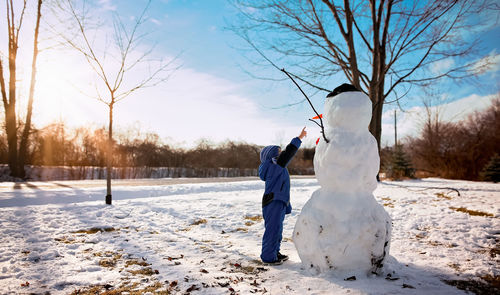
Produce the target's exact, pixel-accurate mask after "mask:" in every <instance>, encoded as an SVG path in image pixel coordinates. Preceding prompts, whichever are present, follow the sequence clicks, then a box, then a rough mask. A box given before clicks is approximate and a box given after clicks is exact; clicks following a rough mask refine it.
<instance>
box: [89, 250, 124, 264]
mask: <svg viewBox="0 0 500 295" xmlns="http://www.w3.org/2000/svg"><path fill="white" fill-rule="evenodd" d="M93 255H94V256H96V257H105V258H102V259H101V260H99V265H100V266H102V267H109V268H113V267H115V266H116V264H117V263H118V261H119V260H120V259H121V258H122V256H123V254H121V253H116V252H113V251H105V252H95V253H93Z"/></svg>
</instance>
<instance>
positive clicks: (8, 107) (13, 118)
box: [0, 0, 42, 178]
mask: <svg viewBox="0 0 500 295" xmlns="http://www.w3.org/2000/svg"><path fill="white" fill-rule="evenodd" d="M5 4H6V11H7V15H6V17H7V30H8V34H7V36H8V39H9V42H8V56H9V84H8V85H9V86H8V94H7V86H6V83H5V78H4V67H3V61H2V58H1V57H0V87H1V93H2V101H3V105H4V109H5V130H6V133H7V142H8V147H9V148H8V150H9V168H10V174H11V176H14V177H21V178H23V177H25V171H24V163H25V160H26V153H27V146H28V142H29V134H30V129H31V116H32V112H33V97H34V91H35V81H36V80H35V78H36V61H37V56H38V32H39V28H40V19H41V15H42V14H41V8H42V0H38V6H37V7H38V8H37V14H36V25H35V36H34V46H33V47H34V48H33V61H32V65H31V82H30V90H29V99H28V109H27V114H26V121H25V125H24V130H23V133H22V136H21V142H20V144H19V151H18V135H17V130H18V128H19V126H18V122H17V117H18V114H17V112H16V103H17V101H16V100H17V96H16V95H17V84H16V82H17V57H18V48H19V32H20V30H21V27H22V24H23V19H24V17H25V12H26V6H27V0H24V1H23V5H22V8H21V12H20V14H19V18H17V19H16V13H15V11H14V10H15V7H14V5H13V1H12V0H6V1H5ZM2 56H3V54H2Z"/></svg>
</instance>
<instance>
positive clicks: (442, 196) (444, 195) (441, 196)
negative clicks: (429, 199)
mask: <svg viewBox="0 0 500 295" xmlns="http://www.w3.org/2000/svg"><path fill="white" fill-rule="evenodd" d="M435 195H436V197H438V198H441V199H446V200H451V199H452V197H450V196H448V195H446V194H444V193H436V194H435Z"/></svg>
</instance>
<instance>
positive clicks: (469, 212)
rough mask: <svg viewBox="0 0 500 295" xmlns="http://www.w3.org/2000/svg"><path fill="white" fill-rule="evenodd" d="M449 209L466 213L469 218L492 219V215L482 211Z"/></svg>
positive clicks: (462, 208) (461, 208)
mask: <svg viewBox="0 0 500 295" xmlns="http://www.w3.org/2000/svg"><path fill="white" fill-rule="evenodd" d="M450 209H452V210H455V211H457V212H462V213H467V214H469V215H471V216H483V217H493V214H491V213H486V212H483V211H476V210H469V209H467V208H464V207H460V208H456V207H450Z"/></svg>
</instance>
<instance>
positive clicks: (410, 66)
mask: <svg viewBox="0 0 500 295" xmlns="http://www.w3.org/2000/svg"><path fill="white" fill-rule="evenodd" d="M233 2H234V4H235V6H236V7H237V8H239V11H240V14H241V15H242V19H243V20H244V21H241V19H239V22H238V23H237V24H234V25H233V26H232V30H233V31H235V32H236V33H237V34H238V35H239V36H241V37H242V38H243V39H244V40H246V41H247V42H248V44H249V45H250V49H252V50H255V51H257V52H258V53H259V54H260V58H252V57H251V59H252V60H254V61H256V63H257V64H260V65H262V64H263V63H262V62H261V61H264V62H269V61H271V60H275V61H276V63H278V61H279V63H282V64H280V67H285V66H286V67H287V70H288V72H291V73H292V76H293V77H295V78H297V79H299V80H300V81H302V83H303V84H305V85H308V86H309V87H312V88H313V89H316V90H322V91H329V90H327V89H325V87H322V86H320V85H321V84H322V83H326V82H331V80H332V76H333V75H335V74H337V73H341V74H343V75H345V77H346V78H347V80H349V82H350V83H351V84H353V85H354V86H355V87H356V88H358V89H359V90H361V91H363V92H364V93H366V94H367V95H368V96H369V97H370V99H371V101H372V105H373V115H372V120H371V122H370V126H369V129H370V131H371V133H372V134H373V135H374V136H375V138H376V139H377V142H378V146H379V150H380V136H381V128H382V110H383V105H384V103H388V101H387V98H388V97H389V96H391V99H392V102H395V101H398V100H399V99H400V98H401V97H403V96H405V95H406V94H407V93H408V91H409V89H410V88H411V86H412V85H420V86H422V85H427V84H428V83H430V82H432V81H436V80H437V79H440V78H445V77H448V78H464V77H469V76H471V75H473V74H475V73H477V72H478V71H481V69H479V68H477V67H474V65H476V66H477V63H476V61H474V60H473V59H472V57H473V53H474V52H475V51H474V50H475V49H476V48H477V46H478V44H479V42H478V37H477V34H475V35H474V34H472V32H473V31H474V29H476V28H477V26H478V25H479V22H480V21H484V22H487V21H488V20H486V19H484V18H483V19H481V18H479V17H477V15H479V14H480V13H482V12H485V11H489V10H491V9H494V10H498V5H497V4H495V3H494V1H489V0H481V1H474V0H463V1H446V0H436V1H434V0H433V1H402V0H379V1H376V0H370V1H353V0H351V1H348V0H344V1H333V0H302V1H285V0H267V1H251V0H234V1H233ZM471 16H472V17H471ZM466 34H469V35H472V36H467V37H465V35H466ZM458 57H460V58H465V57H469V59H467V61H466V62H463V61H462V60H460V61H456V62H455V63H454V64H453V65H451V66H449V67H446V68H444V69H443V70H442V71H431V70H430V67H431V66H432V65H435V64H436V63H440V62H441V63H445V62H447V61H450V60H451V59H453V58H458ZM261 58H263V59H261ZM464 60H465V59H464ZM271 63H272V64H273V65H275V63H273V62H271ZM450 64H452V62H450ZM485 66H488V65H487V64H482V70H484V67H485ZM275 67H277V66H275ZM328 80H330V81H328ZM337 83H338V82H337ZM338 84H340V83H338Z"/></svg>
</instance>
